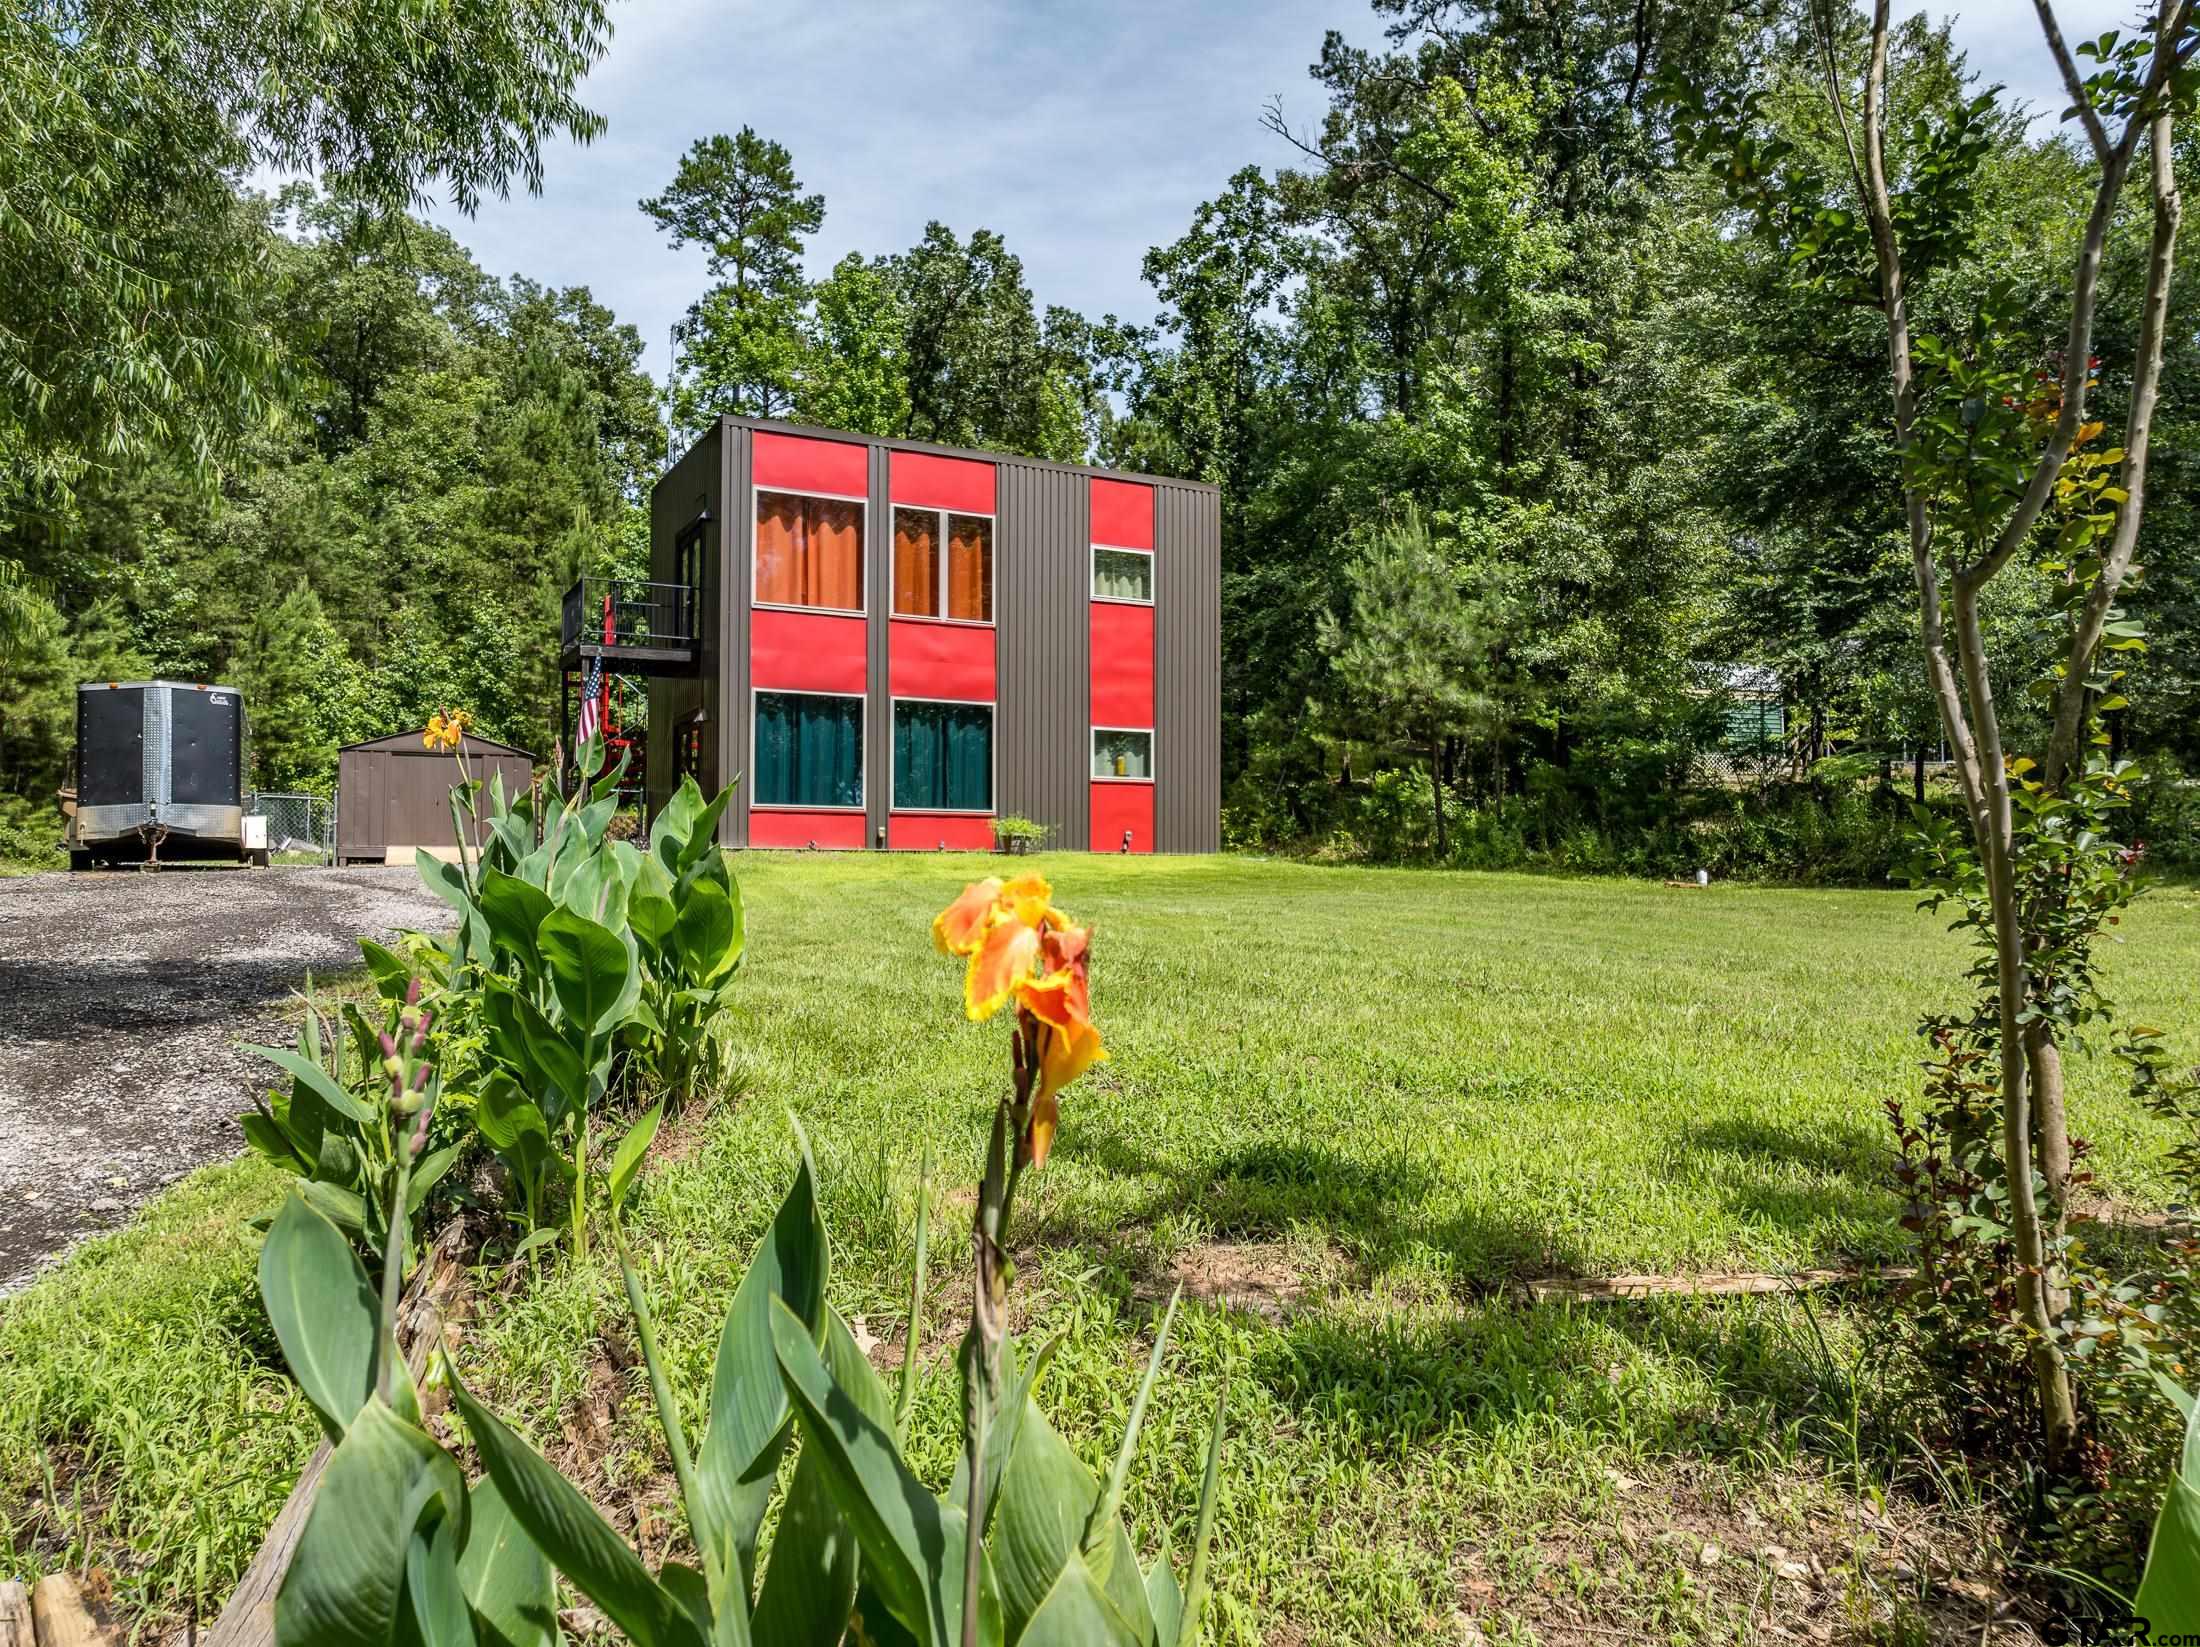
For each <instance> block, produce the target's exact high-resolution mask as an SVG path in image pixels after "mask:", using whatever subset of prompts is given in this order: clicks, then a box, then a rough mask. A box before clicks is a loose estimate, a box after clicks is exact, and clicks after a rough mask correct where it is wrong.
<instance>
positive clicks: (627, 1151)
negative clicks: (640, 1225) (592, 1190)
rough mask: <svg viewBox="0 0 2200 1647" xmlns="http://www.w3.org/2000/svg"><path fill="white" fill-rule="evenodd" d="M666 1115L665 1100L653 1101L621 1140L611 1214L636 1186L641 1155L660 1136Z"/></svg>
mask: <svg viewBox="0 0 2200 1647" xmlns="http://www.w3.org/2000/svg"><path fill="white" fill-rule="evenodd" d="M664 1118H665V1106H664V1103H663V1101H662V1100H660V1101H658V1102H657V1103H655V1104H652V1105H651V1106H650V1107H649V1109H648V1110H647V1112H645V1113H644V1114H643V1116H642V1118H641V1119H640V1120H639V1121H636V1122H635V1123H634V1124H633V1125H632V1126H630V1127H628V1128H627V1129H626V1136H625V1137H624V1138H621V1139H620V1140H619V1148H618V1150H617V1152H616V1153H615V1154H614V1155H613V1156H612V1157H611V1214H612V1216H613V1217H614V1218H615V1217H617V1216H618V1213H619V1207H620V1204H621V1203H622V1202H624V1201H625V1200H626V1192H627V1191H628V1190H630V1189H632V1188H633V1187H634V1175H635V1174H636V1173H638V1172H640V1171H641V1170H642V1158H643V1157H644V1156H645V1155H647V1154H648V1153H649V1145H650V1140H652V1139H653V1138H655V1137H656V1136H657V1123H658V1122H660V1121H662V1120H663V1119H664Z"/></svg>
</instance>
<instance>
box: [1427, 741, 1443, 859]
mask: <svg viewBox="0 0 2200 1647" xmlns="http://www.w3.org/2000/svg"><path fill="white" fill-rule="evenodd" d="M1428 786H1429V790H1430V792H1431V793H1432V794H1434V795H1435V797H1436V861H1437V862H1438V863H1442V862H1443V861H1444V743H1443V740H1442V739H1441V738H1431V739H1430V740H1429V746H1428Z"/></svg>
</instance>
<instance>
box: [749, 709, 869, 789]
mask: <svg viewBox="0 0 2200 1647" xmlns="http://www.w3.org/2000/svg"><path fill="white" fill-rule="evenodd" d="M753 765H754V768H755V777H754V778H753V779H752V780H751V781H752V782H753V783H754V785H755V791H754V793H755V798H756V801H757V804H758V805H760V806H861V805H862V804H863V700H862V699H861V698H824V697H812V696H810V695H809V694H807V693H801V692H759V693H757V695H756V758H755V761H754V762H753Z"/></svg>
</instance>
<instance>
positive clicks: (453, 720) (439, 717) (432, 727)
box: [420, 709, 474, 749]
mask: <svg viewBox="0 0 2200 1647" xmlns="http://www.w3.org/2000/svg"><path fill="white" fill-rule="evenodd" d="M473 724H474V718H473V716H472V715H470V714H468V713H467V712H466V711H465V710H463V709H454V710H452V711H451V712H450V713H449V714H447V715H446V714H445V713H444V712H443V711H442V710H440V709H438V710H437V711H436V712H435V713H434V714H432V715H430V716H429V717H428V729H427V730H426V731H425V732H423V733H421V735H420V743H421V747H422V748H424V749H456V748H457V747H458V746H459V745H460V744H461V743H463V742H464V741H465V738H466V732H467V729H468V728H469V727H471V726H472V725H473Z"/></svg>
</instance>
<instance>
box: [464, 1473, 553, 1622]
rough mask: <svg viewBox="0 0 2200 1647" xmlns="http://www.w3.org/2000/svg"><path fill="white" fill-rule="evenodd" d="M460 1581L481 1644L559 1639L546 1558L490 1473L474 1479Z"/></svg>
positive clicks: (548, 1560)
mask: <svg viewBox="0 0 2200 1647" xmlns="http://www.w3.org/2000/svg"><path fill="white" fill-rule="evenodd" d="M468 1508H469V1512H470V1523H471V1524H470V1527H469V1529H468V1532H467V1535H466V1551H465V1553H464V1554H463V1555H462V1556H460V1557H459V1561H458V1577H459V1582H460V1583H461V1584H462V1585H464V1586H465V1590H466V1601H467V1604H468V1605H469V1606H471V1607H472V1608H473V1610H474V1634H475V1637H476V1639H477V1640H479V1641H480V1643H481V1647H552V1644H553V1643H555V1642H556V1640H557V1638H558V1596H557V1580H556V1577H555V1576H554V1575H553V1573H552V1572H551V1568H550V1558H549V1557H548V1556H546V1555H544V1554H543V1553H542V1550H541V1548H540V1547H539V1546H538V1545H537V1544H536V1543H535V1541H534V1540H533V1539H531V1538H529V1537H528V1536H527V1529H526V1528H524V1527H522V1526H521V1525H520V1524H519V1519H518V1517H516V1516H514V1515H513V1514H512V1507H511V1506H510V1505H509V1504H507V1503H506V1502H505V1501H504V1491H503V1489H502V1488H500V1487H499V1486H498V1485H497V1484H496V1480H495V1478H494V1477H492V1476H484V1477H483V1478H482V1479H481V1480H480V1481H478V1482H476V1483H475V1484H474V1489H473V1492H472V1493H471V1495H470V1502H469V1506H468Z"/></svg>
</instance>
